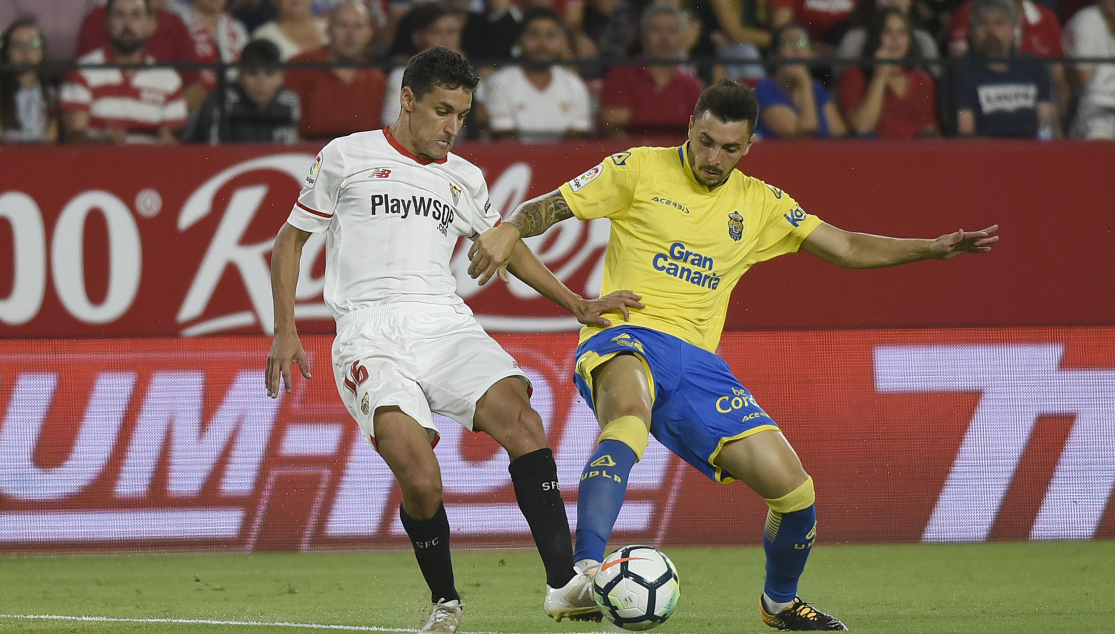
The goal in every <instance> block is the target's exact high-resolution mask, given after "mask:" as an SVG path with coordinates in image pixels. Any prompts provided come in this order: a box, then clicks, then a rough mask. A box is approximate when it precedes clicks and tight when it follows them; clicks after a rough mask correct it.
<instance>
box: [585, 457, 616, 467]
mask: <svg viewBox="0 0 1115 634" xmlns="http://www.w3.org/2000/svg"><path fill="white" fill-rule="evenodd" d="M589 466H590V467H614V466H616V461H615V460H612V456H611V455H607V456H600V457H599V458H597V459H596V460H593V461H592V464H590V465H589Z"/></svg>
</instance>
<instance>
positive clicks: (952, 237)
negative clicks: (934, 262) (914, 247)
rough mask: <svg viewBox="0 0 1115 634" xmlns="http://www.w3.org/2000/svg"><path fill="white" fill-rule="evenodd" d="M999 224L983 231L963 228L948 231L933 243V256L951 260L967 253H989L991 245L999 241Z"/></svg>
mask: <svg viewBox="0 0 1115 634" xmlns="http://www.w3.org/2000/svg"><path fill="white" fill-rule="evenodd" d="M998 230H999V225H991V226H990V227H988V228H986V229H984V230H983V231H965V230H963V229H961V230H960V231H957V232H956V233H947V234H945V235H943V236H941V237H940V238H937V239H936V240H935V241H934V243H933V257H935V258H937V259H938V260H951V259H953V258H955V257H956V256H958V255H964V254H965V253H987V252H988V251H991V245H992V244H993V243H995V242H998V241H999V236H997V235H995V232H996V231H998Z"/></svg>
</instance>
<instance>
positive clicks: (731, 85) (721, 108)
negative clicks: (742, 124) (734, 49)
mask: <svg viewBox="0 0 1115 634" xmlns="http://www.w3.org/2000/svg"><path fill="white" fill-rule="evenodd" d="M706 112H708V113H710V114H712V115H713V116H714V117H716V118H717V119H720V120H721V121H724V122H726V123H728V122H732V121H746V122H748V123H749V124H751V132H752V133H754V132H755V126H757V125H759V100H758V99H756V98H755V90H754V89H753V88H751V86H748V85H747V84H744V83H740V82H738V81H732V80H731V79H721V80H720V81H718V82H716V83H715V84H713V85H711V86H709V87H708V88H705V91H704V92H702V93H701V96H700V97H699V98H698V99H697V105H696V107H694V108H693V118H694V119H700V118H701V116H703V115H704V114H705V113H706Z"/></svg>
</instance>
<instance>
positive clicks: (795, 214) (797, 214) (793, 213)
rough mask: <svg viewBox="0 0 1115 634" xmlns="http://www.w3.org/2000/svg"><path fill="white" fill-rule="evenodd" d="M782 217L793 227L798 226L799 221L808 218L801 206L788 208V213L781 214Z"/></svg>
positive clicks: (799, 224)
mask: <svg viewBox="0 0 1115 634" xmlns="http://www.w3.org/2000/svg"><path fill="white" fill-rule="evenodd" d="M782 217H783V218H785V219H786V222H788V223H790V224H792V225H794V227H800V226H801V222H802V221H803V220H805V219H806V218H808V217H809V214H807V213H805V211H804V210H803V209H802V208H801V207H795V208H793V209H791V210H790V213H788V214H782Z"/></svg>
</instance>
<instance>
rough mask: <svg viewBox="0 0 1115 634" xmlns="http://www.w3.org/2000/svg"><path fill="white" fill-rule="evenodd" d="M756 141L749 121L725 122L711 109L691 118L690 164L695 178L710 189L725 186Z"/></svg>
mask: <svg viewBox="0 0 1115 634" xmlns="http://www.w3.org/2000/svg"><path fill="white" fill-rule="evenodd" d="M754 140H755V135H754V134H753V133H752V132H751V124H750V123H749V122H747V121H721V120H720V119H719V118H718V117H716V116H715V115H713V114H712V113H711V112H705V113H703V114H702V115H701V116H700V117H699V118H697V117H690V118H689V164H690V169H692V170H693V177H694V178H696V179H697V182H698V183H700V184H702V185H704V186H705V187H708V188H710V189H711V188H713V187H718V186H720V185H722V184H723V183H724V181H726V180H728V176H730V175H731V173H732V170H734V169H735V168H736V164H738V163H739V160H740V159H741V158H743V155H744V154H747V151H748V150H749V149H751V143H752V142H753V141H754Z"/></svg>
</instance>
